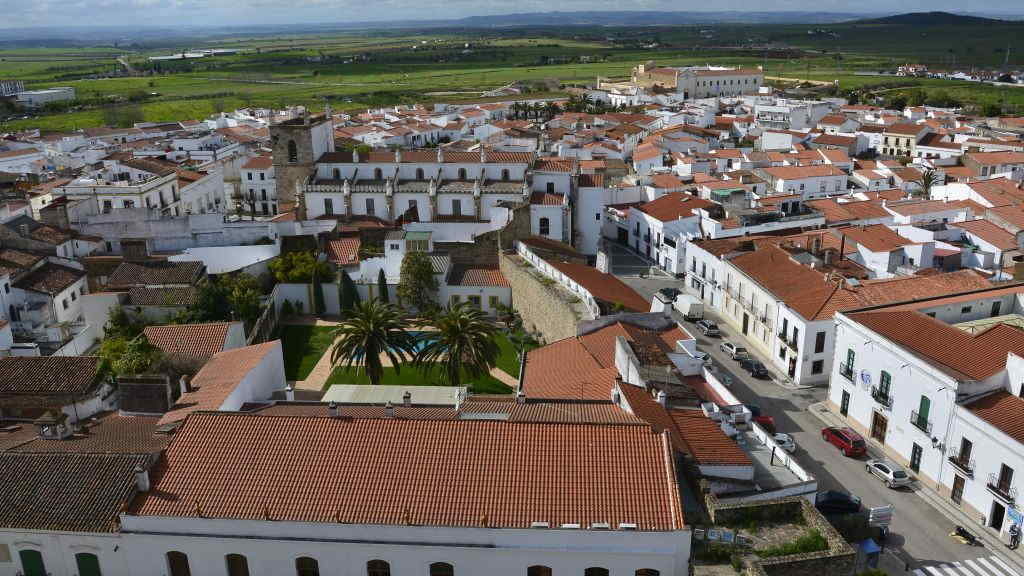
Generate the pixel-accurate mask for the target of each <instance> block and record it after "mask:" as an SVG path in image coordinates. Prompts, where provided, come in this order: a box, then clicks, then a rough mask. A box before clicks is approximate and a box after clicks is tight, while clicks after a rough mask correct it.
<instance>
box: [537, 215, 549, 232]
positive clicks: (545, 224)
mask: <svg viewBox="0 0 1024 576" xmlns="http://www.w3.org/2000/svg"><path fill="white" fill-rule="evenodd" d="M539 227H540V231H539V233H540V235H541V236H547V235H548V234H550V233H551V221H550V220H548V219H547V218H541V219H540V226H539Z"/></svg>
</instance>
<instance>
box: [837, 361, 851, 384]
mask: <svg viewBox="0 0 1024 576" xmlns="http://www.w3.org/2000/svg"><path fill="white" fill-rule="evenodd" d="M839 375H840V376H842V377H843V378H846V379H847V380H849V381H850V382H853V366H852V365H851V364H847V363H846V362H842V363H840V364H839Z"/></svg>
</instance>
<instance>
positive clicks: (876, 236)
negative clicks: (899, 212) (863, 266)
mask: <svg viewBox="0 0 1024 576" xmlns="http://www.w3.org/2000/svg"><path fill="white" fill-rule="evenodd" d="M835 232H836V234H839V235H840V236H846V238H848V239H849V240H852V241H854V242H856V243H857V244H860V245H861V246H863V247H864V248H867V249H868V250H870V251H872V252H892V251H893V250H896V249H897V248H902V247H903V246H908V245H911V244H915V242H913V241H912V240H909V239H907V238H904V237H903V236H900V235H899V234H897V233H896V231H895V230H893V229H892V228H889V227H888V226H886V225H884V224H874V225H872V226H846V227H844V228H838V229H836V231H835Z"/></svg>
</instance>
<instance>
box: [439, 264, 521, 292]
mask: <svg viewBox="0 0 1024 576" xmlns="http://www.w3.org/2000/svg"><path fill="white" fill-rule="evenodd" d="M448 284H450V285H452V286H499V287H504V288H508V287H509V284H508V280H506V279H505V275H504V274H502V273H501V270H500V269H498V267H496V266H492V267H487V266H470V265H465V264H456V265H454V266H452V269H451V272H450V273H449V274H448Z"/></svg>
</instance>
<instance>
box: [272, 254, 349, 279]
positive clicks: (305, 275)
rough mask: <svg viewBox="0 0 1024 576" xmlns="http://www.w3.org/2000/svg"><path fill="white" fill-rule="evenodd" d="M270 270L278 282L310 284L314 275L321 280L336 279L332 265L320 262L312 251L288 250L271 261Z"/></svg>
mask: <svg viewBox="0 0 1024 576" xmlns="http://www.w3.org/2000/svg"><path fill="white" fill-rule="evenodd" d="M270 271H271V272H272V273H273V274H274V278H275V279H277V281H278V282H293V283H298V284H309V283H310V282H312V281H313V277H314V275H316V276H319V277H320V280H321V281H330V280H332V279H334V274H333V273H332V272H331V267H330V265H328V264H327V262H320V261H319V260H317V259H316V256H314V255H313V253H312V252H286V253H284V254H281V255H280V256H279V257H277V258H276V259H274V260H273V261H272V262H271V263H270Z"/></svg>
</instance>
